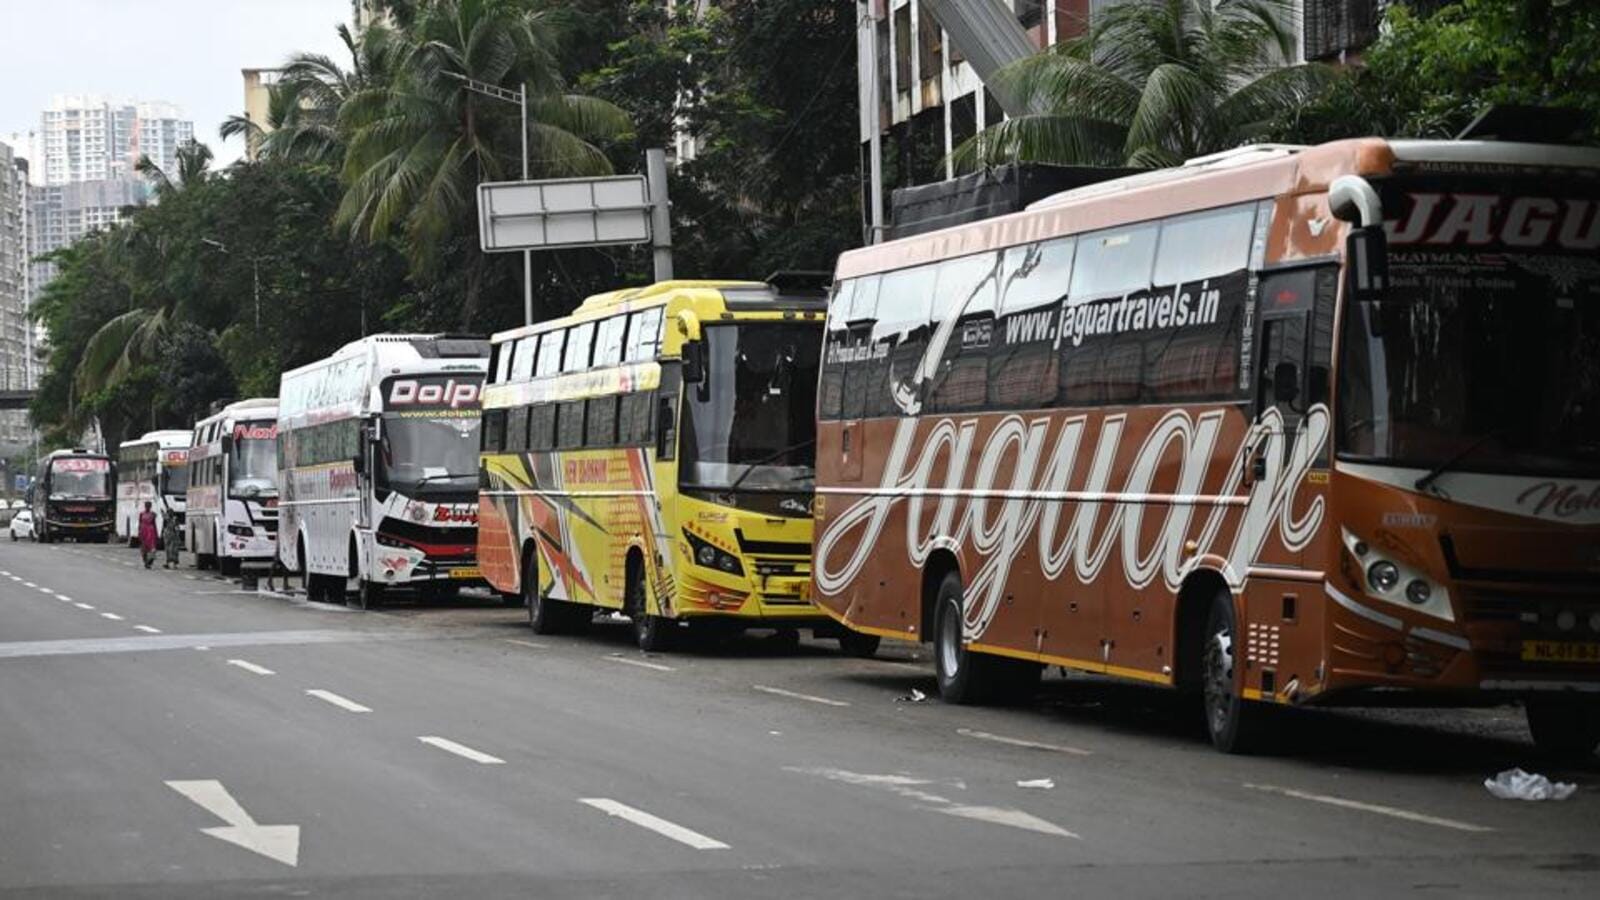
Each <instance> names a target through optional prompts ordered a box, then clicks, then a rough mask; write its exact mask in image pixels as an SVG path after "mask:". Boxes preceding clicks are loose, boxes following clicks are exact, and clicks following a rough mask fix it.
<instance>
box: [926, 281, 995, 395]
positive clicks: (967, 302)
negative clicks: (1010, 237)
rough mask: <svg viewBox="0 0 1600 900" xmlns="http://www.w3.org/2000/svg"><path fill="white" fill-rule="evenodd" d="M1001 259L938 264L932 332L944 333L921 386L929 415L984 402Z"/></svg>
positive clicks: (986, 392) (986, 391)
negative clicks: (932, 364) (932, 365)
mask: <svg viewBox="0 0 1600 900" xmlns="http://www.w3.org/2000/svg"><path fill="white" fill-rule="evenodd" d="M1000 259H1001V255H1000V254H999V253H983V254H979V255H976V256H966V257H962V258H960V259H953V260H949V261H948V262H944V263H941V264H940V265H939V286H938V293H937V294H936V295H935V297H934V302H933V329H934V334H935V335H936V336H937V335H940V334H941V333H942V334H943V335H944V341H943V346H942V347H941V348H940V349H939V359H938V363H937V365H936V366H935V367H934V368H933V369H932V371H931V372H929V373H928V375H929V380H928V383H927V384H926V385H925V390H926V392H927V405H928V409H929V411H931V412H958V411H961V410H969V409H978V408H981V407H982V406H983V404H984V400H985V398H986V397H987V395H988V383H989V345H990V341H991V339H992V337H993V334H994V310H995V297H996V296H997V294H998V289H997V288H998V285H999V282H1000V271H999V269H1000ZM952 320H953V321H952ZM935 339H936V340H937V337H936V338H935Z"/></svg>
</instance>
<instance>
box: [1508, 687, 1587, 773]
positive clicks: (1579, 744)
mask: <svg viewBox="0 0 1600 900" xmlns="http://www.w3.org/2000/svg"><path fill="white" fill-rule="evenodd" d="M1523 712H1524V713H1526V714H1527V717H1528V731H1529V732H1530V733H1531V734H1532V735H1533V743H1534V746H1536V747H1538V748H1539V752H1540V753H1543V754H1544V755H1545V756H1548V757H1550V758H1551V759H1554V760H1558V761H1560V762H1566V763H1573V762H1581V761H1583V760H1586V759H1589V758H1590V757H1591V756H1593V755H1594V751H1595V747H1597V746H1600V703H1597V702H1595V701H1594V700H1585V699H1580V698H1573V697H1542V696H1534V697H1529V698H1528V699H1527V700H1526V701H1524V702H1523Z"/></svg>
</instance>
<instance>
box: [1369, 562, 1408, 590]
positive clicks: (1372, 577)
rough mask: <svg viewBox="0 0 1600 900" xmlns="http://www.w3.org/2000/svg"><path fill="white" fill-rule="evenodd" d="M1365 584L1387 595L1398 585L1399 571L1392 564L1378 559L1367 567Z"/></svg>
mask: <svg viewBox="0 0 1600 900" xmlns="http://www.w3.org/2000/svg"><path fill="white" fill-rule="evenodd" d="M1367 583H1368V584H1370V585H1372V586H1373V587H1374V588H1377V589H1378V590H1379V591H1381V592H1383V593H1385V594H1387V593H1389V592H1390V591H1392V590H1394V586H1395V585H1397V584H1399V583H1400V570H1399V569H1398V568H1396V566H1395V564H1394V563H1392V562H1389V561H1388V560H1386V559H1380V560H1378V561H1377V562H1375V563H1373V564H1372V565H1371V566H1368V567H1367Z"/></svg>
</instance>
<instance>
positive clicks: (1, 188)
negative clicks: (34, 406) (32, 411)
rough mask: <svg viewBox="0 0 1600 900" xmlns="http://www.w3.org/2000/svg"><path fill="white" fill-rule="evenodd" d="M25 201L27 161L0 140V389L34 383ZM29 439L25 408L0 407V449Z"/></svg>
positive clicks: (27, 386) (17, 388) (8, 449)
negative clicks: (29, 313)
mask: <svg viewBox="0 0 1600 900" xmlns="http://www.w3.org/2000/svg"><path fill="white" fill-rule="evenodd" d="M28 207H29V203H28V161H27V160H26V159H23V158H22V156H21V155H20V154H18V153H17V152H16V150H15V149H13V148H12V147H11V145H9V144H4V143H0V390H6V391H21V390H30V389H32V388H33V387H34V378H33V360H32V354H33V340H32V334H33V325H32V323H31V322H30V321H29V320H28V302H29V275H28V257H29V244H30V241H29V230H30V229H29V211H28ZM30 439H31V432H30V428H29V424H28V414H27V413H26V412H24V411H21V410H8V411H0V453H5V454H9V453H13V452H15V451H16V450H17V449H18V448H20V447H22V446H25V445H26V444H27V443H29V441H30Z"/></svg>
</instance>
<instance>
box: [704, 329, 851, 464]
mask: <svg viewBox="0 0 1600 900" xmlns="http://www.w3.org/2000/svg"><path fill="white" fill-rule="evenodd" d="M705 345H706V379H707V381H706V383H705V384H697V385H690V386H689V387H688V390H687V391H686V392H685V401H684V406H685V408H686V410H687V415H685V416H683V425H682V428H683V439H682V447H681V450H680V453H681V464H680V467H679V469H680V473H681V474H680V478H681V480H682V483H683V485H684V486H685V487H690V488H710V489H723V490H726V489H729V488H732V487H738V488H739V489H740V490H749V491H810V490H811V489H812V488H813V487H814V486H815V484H816V469H815V463H816V445H815V440H816V422H815V415H816V399H817V369H818V366H819V364H820V362H821V355H822V328H821V323H820V322H805V323H799V322H772V323H767V322H751V323H746V324H743V325H713V326H708V327H706V329H705Z"/></svg>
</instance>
